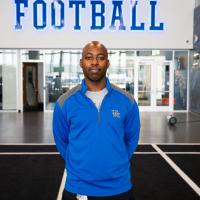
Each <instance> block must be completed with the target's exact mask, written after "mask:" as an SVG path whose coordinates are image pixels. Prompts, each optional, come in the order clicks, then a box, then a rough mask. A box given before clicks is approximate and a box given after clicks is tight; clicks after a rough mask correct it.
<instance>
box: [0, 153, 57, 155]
mask: <svg viewBox="0 0 200 200" xmlns="http://www.w3.org/2000/svg"><path fill="white" fill-rule="evenodd" d="M58 154H60V153H58V152H3V153H2V152H0V155H58Z"/></svg>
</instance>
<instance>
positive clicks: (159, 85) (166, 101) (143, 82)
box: [135, 58, 173, 111]
mask: <svg viewBox="0 0 200 200" xmlns="http://www.w3.org/2000/svg"><path fill="white" fill-rule="evenodd" d="M136 66H137V67H136V68H137V76H136V77H135V80H136V82H137V83H136V87H137V90H136V95H135V97H136V99H137V101H138V104H139V107H140V110H141V111H171V110H172V109H173V100H172V96H173V95H172V91H173V90H172V86H173V83H172V81H173V80H172V77H173V76H172V74H173V71H172V63H171V61H165V60H162V59H157V58H156V59H151V60H150V59H149V60H147V59H140V60H138V62H137V65H136Z"/></svg>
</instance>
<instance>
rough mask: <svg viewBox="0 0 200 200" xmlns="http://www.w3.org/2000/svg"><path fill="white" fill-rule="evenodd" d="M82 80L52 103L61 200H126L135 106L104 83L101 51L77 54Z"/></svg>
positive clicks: (90, 48)
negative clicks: (62, 170)
mask: <svg viewBox="0 0 200 200" xmlns="http://www.w3.org/2000/svg"><path fill="white" fill-rule="evenodd" d="M80 66H81V68H82V70H83V73H84V77H85V79H84V80H83V81H82V83H81V85H78V86H77V87H75V88H73V89H71V90H70V91H68V92H67V93H65V94H63V95H62V96H61V97H60V98H59V99H58V101H57V102H56V105H55V109H54V114H53V132H54V138H55V142H56V145H57V148H58V150H59V152H60V154H61V156H62V157H63V159H64V160H65V163H66V171H67V179H66V184H65V189H64V192H63V198H62V199H63V200H73V199H74V200H75V199H88V200H96V199H99V200H100V199H102V200H112V199H115V200H132V199H134V198H133V195H132V184H131V177H130V158H131V156H132V154H133V153H134V151H135V148H136V146H137V144H138V138H139V131H140V119H139V111H138V106H137V104H136V102H135V100H134V99H133V98H132V97H131V96H130V95H128V94H127V93H126V92H124V91H123V90H121V89H119V88H118V87H116V86H114V85H112V84H110V82H109V80H108V78H106V71H107V69H108V67H109V60H108V52H107V49H106V47H105V46H104V45H103V44H101V43H99V42H97V41H93V42H91V43H89V44H87V45H86V46H85V47H84V48H83V52H82V58H81V60H80Z"/></svg>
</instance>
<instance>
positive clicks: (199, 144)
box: [139, 142, 200, 145]
mask: <svg viewBox="0 0 200 200" xmlns="http://www.w3.org/2000/svg"><path fill="white" fill-rule="evenodd" d="M140 144H141V145H152V144H156V145H200V143H159V142H158V143H157V142H155V143H139V145H140Z"/></svg>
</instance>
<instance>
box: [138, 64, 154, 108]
mask: <svg viewBox="0 0 200 200" xmlns="http://www.w3.org/2000/svg"><path fill="white" fill-rule="evenodd" d="M138 75H139V77H138V104H139V105H141V106H150V104H151V101H150V100H151V99H150V92H151V65H143V64H141V65H140V66H139V71H138Z"/></svg>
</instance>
